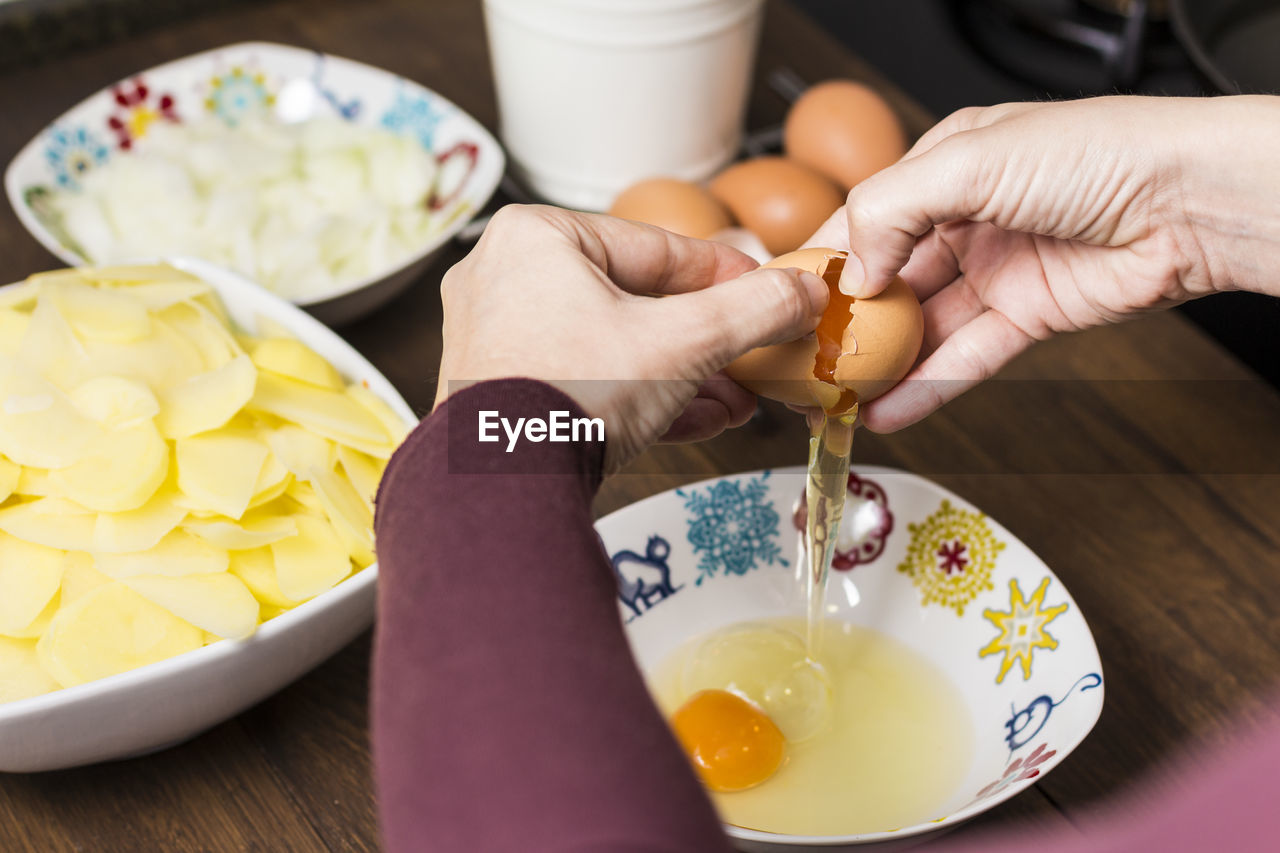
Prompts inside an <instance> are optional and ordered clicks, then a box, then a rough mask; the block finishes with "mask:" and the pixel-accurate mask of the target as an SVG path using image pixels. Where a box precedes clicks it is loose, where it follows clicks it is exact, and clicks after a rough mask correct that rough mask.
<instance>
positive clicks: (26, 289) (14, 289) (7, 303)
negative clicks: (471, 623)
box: [0, 270, 288, 335]
mask: <svg viewBox="0 0 1280 853" xmlns="http://www.w3.org/2000/svg"><path fill="white" fill-rule="evenodd" d="M67 275H73V276H77V277H78V276H79V273H77V272H76V271H75V270H57V271H55V272H38V273H36V274H35V275H32V276H31V277H29V278H28V279H27V280H26V281H23V282H19V283H18V284H9V285H5V286H4V287H0V308H5V309H9V310H12V311H17V310H20V309H25V308H30V307H31V306H32V305H34V304H35V303H36V298H37V297H39V295H40V282H41V281H42V280H44V279H47V278H52V277H54V276H67ZM258 322H259V327H261V322H262V321H261V319H259V321H258ZM285 335H288V332H285Z"/></svg>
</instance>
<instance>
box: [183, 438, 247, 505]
mask: <svg viewBox="0 0 1280 853" xmlns="http://www.w3.org/2000/svg"><path fill="white" fill-rule="evenodd" d="M269 452H270V451H269V450H268V449H267V446H266V445H265V444H263V443H262V442H261V441H259V440H258V438H257V437H256V436H255V435H254V434H253V433H247V432H239V431H236V430H229V429H228V430H215V431H213V432H207V433H203V434H201V435H195V436H192V437H191V438H182V439H178V441H177V442H175V445H174V459H175V461H176V463H177V466H178V489H179V490H180V491H181V492H182V494H183V495H184V496H186V498H188V499H189V500H188V501H187V502H186V505H187V506H188V507H189V508H192V509H203V510H210V511H212V512H216V513H219V514H220V515H225V516H227V517H228V518H239V517H240V516H242V515H244V511H245V510H246V509H248V508H249V501H250V500H252V498H253V495H254V490H255V489H256V488H257V483H258V473H259V472H260V471H261V470H262V466H263V463H265V462H266V459H267V454H268V453H269Z"/></svg>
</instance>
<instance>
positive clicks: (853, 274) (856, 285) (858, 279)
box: [840, 253, 867, 299]
mask: <svg viewBox="0 0 1280 853" xmlns="http://www.w3.org/2000/svg"><path fill="white" fill-rule="evenodd" d="M866 283H867V271H866V269H865V268H864V267H863V266H862V261H860V260H858V256H857V255H854V254H852V253H851V254H850V255H849V257H848V258H846V259H845V262H844V271H843V272H841V273H840V292H841V293H843V294H844V295H845V296H852V297H854V298H855V299H856V298H858V297H859V296H861V295H862V288H863V286H864V285H865V284H866Z"/></svg>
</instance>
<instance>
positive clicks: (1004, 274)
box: [809, 96, 1280, 432]
mask: <svg viewBox="0 0 1280 853" xmlns="http://www.w3.org/2000/svg"><path fill="white" fill-rule="evenodd" d="M809 243H810V244H811V245H828V246H833V247H835V248H843V247H845V246H848V247H849V248H850V250H851V252H852V254H851V256H850V262H849V263H848V264H847V265H846V267H845V272H844V277H843V278H842V280H841V288H842V289H844V290H845V291H846V292H850V293H852V294H854V295H856V296H869V295H873V294H875V293H878V292H879V291H880V290H882V289H883V288H884V287H885V286H886V285H887V284H888V282H889V280H890V279H891V278H892V277H893V275H894V274H895V273H897V272H898V271H899V270H901V271H902V276H903V278H905V279H906V280H907V282H908V283H909V284H910V285H911V286H912V287H913V288H914V289H915V291H916V294H917V295H918V296H919V297H920V299H921V302H922V303H923V306H924V315H925V339H924V347H923V349H922V351H921V360H920V361H919V362H918V363H917V364H916V366H915V368H914V369H913V370H912V372H911V373H910V374H908V376H907V377H906V379H905V380H904V381H903V382H902V383H900V384H899V385H898V386H897V387H895V388H894V389H893V390H892V391H890V392H889V393H888V394H886V395H885V396H884V397H882V398H880V399H879V400H876V401H874V402H872V403H870V404H868V405H867V406H865V407H864V408H863V410H862V418H863V420H864V422H865V423H866V424H867V425H868V426H869V427H870V428H871V429H873V430H876V431H878V432H888V431H892V430H895V429H899V428H901V427H904V426H907V425H908V424H911V423H913V422H915V421H917V420H919V419H920V418H922V417H924V416H925V415H927V414H928V413H929V412H931V411H933V410H934V409H936V408H938V407H939V406H941V405H942V404H943V403H945V402H946V401H947V400H949V399H951V398H953V397H956V396H958V395H959V394H960V393H962V392H963V391H964V390H966V389H968V388H969V387H971V386H972V385H974V384H977V383H978V382H980V381H982V380H983V379H986V378H988V377H989V376H991V375H992V374H994V373H995V372H996V371H997V370H998V369H999V368H1000V367H1002V366H1003V365H1004V364H1005V363H1007V362H1008V361H1009V360H1010V359H1012V358H1013V357H1014V356H1015V355H1017V354H1018V353H1019V352H1021V351H1022V350H1024V349H1026V348H1027V347H1028V346H1029V345H1030V344H1031V343H1033V342H1034V341H1037V340H1042V339H1044V338H1047V337H1050V336H1051V335H1054V334H1056V333H1060V332H1067V331H1075V330H1078V329H1084V328H1088V327H1090V326H1096V325H1100V324H1103V323H1111V322H1117V321H1119V320H1122V319H1124V318H1125V317H1126V316H1128V315H1132V314H1135V313H1138V312H1142V311H1148V310H1152V309H1156V308H1162V307H1167V306H1170V305H1175V304H1178V303H1180V302H1185V301H1187V300H1189V299H1194V298H1196V297H1198V296H1203V295H1206V294H1208V293H1212V292H1214V291H1218V290H1230V289H1244V290H1254V291H1259V292H1265V293H1273V294H1280V97H1271V96H1251V97H1231V98H1203V99H1174V98H1137V97H1112V98H1095V99H1089V100H1080V101H1066V102H1058V103H1029V104H1006V105H1002V106H996V107H989V108H971V109H967V110H961V111H960V112H957V113H955V114H953V115H951V116H950V117H948V118H947V119H945V120H944V121H942V122H941V123H939V124H938V125H937V126H936V127H934V128H933V129H931V130H930V131H929V132H927V133H926V134H925V135H924V136H923V137H921V139H920V140H919V142H917V143H916V145H915V146H914V147H913V148H912V149H911V151H910V152H908V154H907V155H906V157H904V158H903V159H902V160H901V161H900V162H899V163H897V164H895V165H893V166H890V167H889V168H887V169H885V170H884V171H882V172H880V173H878V174H876V175H873V176H872V177H870V178H868V179H867V180H866V181H864V182H863V183H861V184H859V185H858V186H857V187H854V189H853V190H852V191H851V192H850V194H849V198H848V203H847V204H846V205H845V207H844V208H842V209H841V210H840V211H837V212H836V213H835V214H834V215H833V216H832V217H831V219H830V220H828V222H827V223H826V224H825V225H824V226H823V227H822V228H821V229H820V230H819V231H818V233H817V234H815V235H814V236H813V238H811V240H810V241H809ZM855 259H856V262H855Z"/></svg>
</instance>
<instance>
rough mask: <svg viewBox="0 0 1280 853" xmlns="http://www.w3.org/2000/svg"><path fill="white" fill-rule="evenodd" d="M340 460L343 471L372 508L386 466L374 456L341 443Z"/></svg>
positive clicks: (339, 447) (339, 446) (339, 448)
mask: <svg viewBox="0 0 1280 853" xmlns="http://www.w3.org/2000/svg"><path fill="white" fill-rule="evenodd" d="M338 462H339V463H340V464H341V465H342V471H343V473H344V474H346V475H347V479H348V480H350V481H351V485H352V486H354V487H355V490H356V492H358V493H359V495H360V497H362V498H364V500H365V501H366V502H367V503H368V504H369V509H370V510H372V509H373V500H374V498H376V497H377V496H378V484H379V483H381V482H382V469H383V467H384V466H383V465H380V464H378V463H377V462H374V461H373V459H372V458H370V457H368V456H365V455H364V454H363V453H361V452H360V451H358V450H352V449H351V448H350V447H346V446H344V445H341V444H340V445H338Z"/></svg>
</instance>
